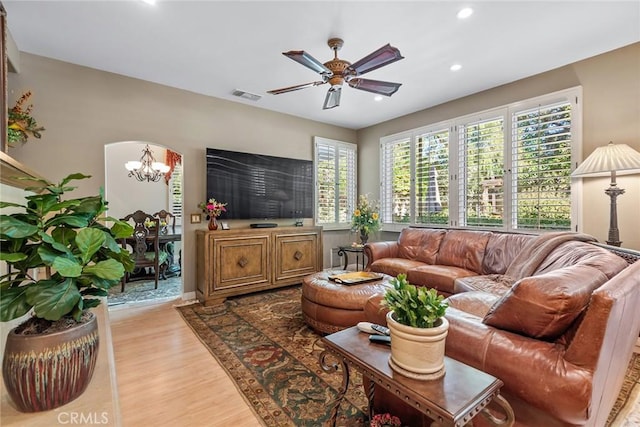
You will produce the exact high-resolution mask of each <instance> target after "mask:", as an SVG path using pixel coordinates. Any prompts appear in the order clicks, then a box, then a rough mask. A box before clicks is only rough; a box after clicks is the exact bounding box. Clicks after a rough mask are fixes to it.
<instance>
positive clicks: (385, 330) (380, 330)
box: [371, 323, 391, 335]
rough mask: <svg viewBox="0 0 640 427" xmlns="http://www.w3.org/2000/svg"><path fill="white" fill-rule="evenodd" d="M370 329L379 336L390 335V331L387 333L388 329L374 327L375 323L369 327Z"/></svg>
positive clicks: (378, 326)
mask: <svg viewBox="0 0 640 427" xmlns="http://www.w3.org/2000/svg"><path fill="white" fill-rule="evenodd" d="M371 329H373V330H374V331H376V333H378V334H380V335H389V334H390V333H391V331H389V328H386V327H384V326H382V325H376V324H375V323H373V324H372V325H371Z"/></svg>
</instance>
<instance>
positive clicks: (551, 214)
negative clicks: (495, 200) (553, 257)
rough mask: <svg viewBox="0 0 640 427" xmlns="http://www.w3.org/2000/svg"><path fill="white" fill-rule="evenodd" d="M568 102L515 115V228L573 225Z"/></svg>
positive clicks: (513, 160) (566, 227)
mask: <svg viewBox="0 0 640 427" xmlns="http://www.w3.org/2000/svg"><path fill="white" fill-rule="evenodd" d="M571 107H572V106H571V103H570V102H562V103H558V104H555V105H546V106H540V107H536V108H533V109H529V110H524V111H518V112H515V113H514V114H513V117H512V122H513V131H512V132H513V137H512V141H513V154H512V166H511V167H512V172H513V176H514V180H513V183H512V184H513V188H512V194H513V195H512V198H513V205H512V206H513V207H512V209H513V219H514V220H513V224H512V225H513V228H529V229H557V230H567V229H569V228H570V227H571V141H572V136H571V135H572V132H571V128H572V122H571V118H572V117H571V116H572V108H571Z"/></svg>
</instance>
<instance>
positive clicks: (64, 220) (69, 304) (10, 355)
mask: <svg viewBox="0 0 640 427" xmlns="http://www.w3.org/2000/svg"><path fill="white" fill-rule="evenodd" d="M85 178H89V176H87V175H83V174H79V173H76V174H71V175H69V176H67V177H66V178H64V179H63V180H62V181H61V182H60V183H59V184H54V183H52V182H49V181H47V180H44V179H42V180H34V181H36V182H37V185H35V186H33V187H30V188H27V189H26V191H28V192H33V193H28V194H30V195H27V196H25V203H24V204H19V203H11V202H5V201H0V208H1V209H2V210H4V211H7V210H9V209H10V210H11V213H9V214H3V215H0V260H1V261H4V262H5V263H6V266H7V269H6V273H5V274H3V275H2V276H0V321H3V322H7V321H11V320H14V319H21V318H22V317H23V316H25V315H27V316H26V317H27V318H26V320H24V321H23V322H22V323H20V324H19V325H18V326H17V327H16V328H14V329H12V330H11V331H10V332H9V335H8V336H7V342H6V347H5V352H4V357H3V362H2V376H3V379H4V382H5V386H6V388H7V391H8V394H9V395H10V397H11V399H12V400H13V402H14V403H15V405H16V407H17V408H18V409H19V410H20V411H23V412H36V411H44V410H49V409H53V408H56V407H58V406H61V405H64V404H65V403H67V402H69V401H71V400H73V399H75V398H76V397H78V396H79V395H80V394H82V392H83V391H84V390H85V388H86V387H87V385H88V384H89V381H90V380H91V376H92V375H93V370H94V367H95V363H96V359H97V350H98V345H99V336H98V328H97V321H96V316H95V314H94V313H93V312H91V311H90V310H89V309H90V308H93V307H96V306H98V305H99V304H100V302H101V300H100V297H106V296H107V290H108V289H109V288H110V287H111V286H113V285H115V284H117V283H119V282H120V279H121V278H122V276H123V275H124V274H125V271H132V270H133V262H132V260H131V257H130V255H129V252H128V251H127V250H125V249H123V248H122V247H121V245H119V244H118V239H121V238H125V237H128V236H130V235H131V234H132V232H133V228H132V227H131V225H129V224H127V223H125V222H122V221H120V220H118V219H115V218H109V217H105V216H104V213H105V212H106V209H107V202H106V201H105V199H104V195H103V192H102V190H101V191H100V194H99V195H96V196H89V197H80V198H65V197H64V196H65V195H66V193H68V192H69V191H71V190H73V189H75V187H71V186H69V185H68V184H69V182H71V181H73V180H80V179H85ZM105 221H109V222H110V224H111V225H110V226H107V225H106V224H105ZM21 320H22V319H21Z"/></svg>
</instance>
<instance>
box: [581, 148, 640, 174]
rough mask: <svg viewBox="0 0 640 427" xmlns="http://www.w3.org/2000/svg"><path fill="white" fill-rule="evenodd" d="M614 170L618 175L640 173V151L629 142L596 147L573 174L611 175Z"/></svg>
mask: <svg viewBox="0 0 640 427" xmlns="http://www.w3.org/2000/svg"><path fill="white" fill-rule="evenodd" d="M613 171H615V172H616V175H629V174H633V173H640V153H638V152H637V151H636V150H634V149H633V148H631V147H629V146H628V145H627V144H614V143H612V142H610V143H609V144H607V145H606V146H604V147H598V148H596V149H595V150H594V151H593V153H591V154H590V155H589V157H587V158H586V159H585V161H584V162H582V164H581V165H580V166H578V168H576V170H575V171H573V173H572V174H571V176H574V177H582V176H609V175H611V172H613Z"/></svg>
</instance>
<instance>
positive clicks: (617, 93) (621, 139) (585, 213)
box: [358, 43, 640, 249]
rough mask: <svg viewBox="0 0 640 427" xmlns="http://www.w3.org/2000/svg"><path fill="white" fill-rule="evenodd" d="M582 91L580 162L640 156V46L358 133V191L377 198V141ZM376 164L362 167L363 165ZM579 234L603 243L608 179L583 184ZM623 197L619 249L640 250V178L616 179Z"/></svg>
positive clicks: (607, 211) (621, 199) (620, 203)
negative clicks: (600, 150)
mask: <svg viewBox="0 0 640 427" xmlns="http://www.w3.org/2000/svg"><path fill="white" fill-rule="evenodd" d="M574 86H582V89H583V109H582V111H583V132H582V134H583V148H582V151H583V153H582V154H583V158H586V157H587V156H588V155H589V154H591V152H592V151H593V150H595V149H596V148H597V147H599V146H601V145H605V144H607V143H608V142H609V141H613V142H614V143H620V144H627V145H629V146H631V147H633V148H634V149H636V150H638V151H640V43H636V44H633V45H630V46H627V47H624V48H621V49H617V50H614V51H611V52H608V53H605V54H603V55H599V56H596V57H593V58H589V59H586V60H584V61H580V62H576V63H573V64H570V65H567V66H565V67H562V68H558V69H556V70H552V71H549V72H546V73H542V74H539V75H536V76H533V77H529V78H526V79H522V80H519V81H516V82H513V83H510V84H507V85H504V86H500V87H496V88H493V89H489V90H487V91H484V92H480V93H477V94H474V95H471V96H468V97H465V98H460V99H457V100H455V101H452V102H448V103H446V104H442V105H439V106H436V107H433V108H429V109H426V110H422V111H419V112H417V113H413V114H409V115H406V116H403V117H400V118H398V119H394V120H390V121H387V122H384V123H380V124H378V125H375V126H371V127H368V128H365V129H361V130H359V131H358V152H359V159H358V161H359V164H360V168H359V176H358V182H359V190H360V192H361V193H371V194H374V195H376V194H379V180H380V177H379V169H378V167H377V165H378V164H379V159H380V155H379V143H380V138H381V137H383V136H387V135H392V134H395V133H398V132H401V131H405V130H409V129H414V128H417V127H420V126H424V125H428V124H431V123H437V122H439V121H442V120H447V119H451V118H455V117H458V116H462V115H465V114H470V113H474V112H478V111H483V110H486V109H490V108H493V107H497V106H501V105H505V104H508V103H511V102H515V101H519V100H524V99H528V98H533V97H536V96H540V95H544V94H547V93H551V92H555V91H558V90H562V89H567V88H570V87H574ZM368 164H370V165H376V167H375V168H364V167H362V165H368ZM583 183H584V185H583V197H582V200H583V205H582V206H581V208H580V209H581V213H582V223H581V224H579V227H581V229H582V231H584V232H586V233H589V234H592V235H594V236H595V237H596V238H597V239H598V240H599V241H601V242H604V241H606V240H607V232H608V229H609V197H608V196H607V195H605V194H604V189H605V188H607V187H608V185H609V179H607V178H588V179H584V180H583ZM618 186H619V187H620V188H623V189H625V190H626V193H625V194H624V195H622V196H620V197H619V198H618V226H619V229H620V240H622V241H623V243H622V246H624V247H629V248H633V249H640V227H639V226H638V224H639V223H640V222H639V220H638V213H639V212H640V175H629V176H622V177H619V178H618Z"/></svg>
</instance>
